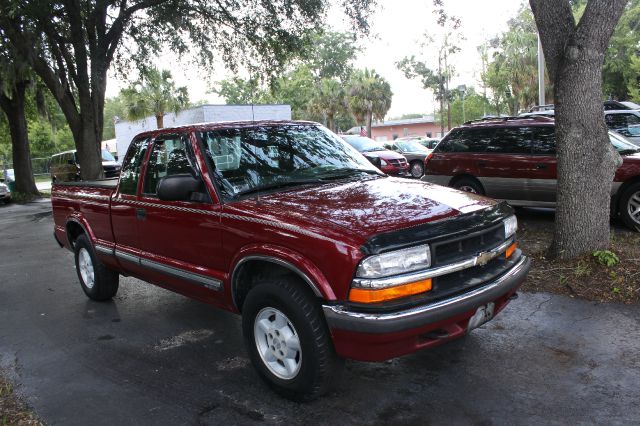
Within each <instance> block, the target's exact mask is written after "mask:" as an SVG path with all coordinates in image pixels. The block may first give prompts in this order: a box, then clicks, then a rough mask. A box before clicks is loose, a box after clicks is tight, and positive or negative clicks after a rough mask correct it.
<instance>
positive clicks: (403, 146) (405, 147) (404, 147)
mask: <svg viewBox="0 0 640 426" xmlns="http://www.w3.org/2000/svg"><path fill="white" fill-rule="evenodd" d="M396 145H398V147H399V148H400V150H401V151H402V152H429V150H428V149H427V148H426V147H424V146H422V145H420V142H418V141H396Z"/></svg>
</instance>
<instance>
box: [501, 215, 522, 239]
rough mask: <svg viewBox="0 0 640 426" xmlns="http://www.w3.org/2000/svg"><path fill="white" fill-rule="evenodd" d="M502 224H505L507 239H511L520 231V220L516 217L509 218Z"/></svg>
mask: <svg viewBox="0 0 640 426" xmlns="http://www.w3.org/2000/svg"><path fill="white" fill-rule="evenodd" d="M502 223H503V224H504V237H505V238H509V237H510V236H512V235H513V234H515V233H516V231H517V230H518V219H517V218H516V217H515V216H509V217H508V218H506V219H505V220H504V221H503V222H502Z"/></svg>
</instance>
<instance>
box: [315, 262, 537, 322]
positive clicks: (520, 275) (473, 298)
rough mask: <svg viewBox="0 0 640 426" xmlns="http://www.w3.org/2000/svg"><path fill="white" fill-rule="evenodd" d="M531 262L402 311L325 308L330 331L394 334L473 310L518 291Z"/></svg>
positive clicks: (340, 306) (328, 306)
mask: <svg viewBox="0 0 640 426" xmlns="http://www.w3.org/2000/svg"><path fill="white" fill-rule="evenodd" d="M530 266H531V261H530V260H529V258H528V257H526V256H524V255H522V256H521V257H520V259H519V260H518V262H517V263H516V264H515V265H514V266H513V267H512V268H511V269H509V270H508V271H507V272H505V273H504V274H503V275H501V276H500V277H498V278H497V279H495V280H494V281H491V282H489V283H488V284H485V285H483V286H482V287H479V288H476V289H473V290H471V291H468V292H466V293H463V294H460V295H458V296H455V297H451V298H448V299H444V300H439V301H437V302H433V303H429V304H427V305H421V306H417V307H415V308H411V309H407V310H404V311H399V312H385V313H371V312H354V311H350V310H348V309H347V308H346V307H345V306H342V305H323V306H322V309H323V310H324V315H325V318H326V319H327V323H328V324H329V327H330V328H335V329H341V330H349V331H356V332H361V333H374V334H380V333H393V332H398V331H403V330H408V329H411V328H416V327H421V326H424V325H427V324H431V323H435V322H438V321H442V320H445V319H447V318H451V317H454V316H456V315H459V314H462V313H465V312H469V311H472V310H474V309H476V308H478V307H479V306H481V305H484V304H487V303H489V302H492V301H494V300H496V299H498V298H500V297H501V296H503V295H505V294H507V293H509V292H510V291H514V290H516V289H517V288H518V287H519V286H520V285H521V284H522V282H523V281H524V280H525V278H526V277H527V273H528V272H529V268H530Z"/></svg>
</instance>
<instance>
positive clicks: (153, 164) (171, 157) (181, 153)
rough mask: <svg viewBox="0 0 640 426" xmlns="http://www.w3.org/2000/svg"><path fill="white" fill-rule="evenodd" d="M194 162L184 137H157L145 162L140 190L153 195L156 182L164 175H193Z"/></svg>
mask: <svg viewBox="0 0 640 426" xmlns="http://www.w3.org/2000/svg"><path fill="white" fill-rule="evenodd" d="M194 164H195V158H194V156H193V154H192V152H191V149H190V145H189V143H188V139H187V138H186V137H184V136H180V135H176V136H172V137H167V138H164V139H157V140H156V141H155V142H154V143H153V150H152V151H151V156H150V157H149V163H148V164H147V172H146V175H145V178H144V189H143V191H142V192H144V193H145V194H149V195H155V194H156V188H157V186H158V182H160V179H162V178H163V177H165V176H172V175H179V174H185V173H188V174H191V175H194V176H195V170H194V167H193V165H194Z"/></svg>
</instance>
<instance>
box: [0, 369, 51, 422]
mask: <svg viewBox="0 0 640 426" xmlns="http://www.w3.org/2000/svg"><path fill="white" fill-rule="evenodd" d="M9 425H12V426H13V425H16V426H40V425H42V423H41V422H40V420H38V418H37V417H36V416H35V415H34V414H33V412H31V410H29V409H28V408H27V406H26V404H24V402H23V401H21V400H20V399H19V398H18V397H17V396H16V395H15V392H14V389H13V385H12V384H11V383H10V382H9V381H8V380H6V379H5V378H4V377H3V375H2V371H0V426H9Z"/></svg>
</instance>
